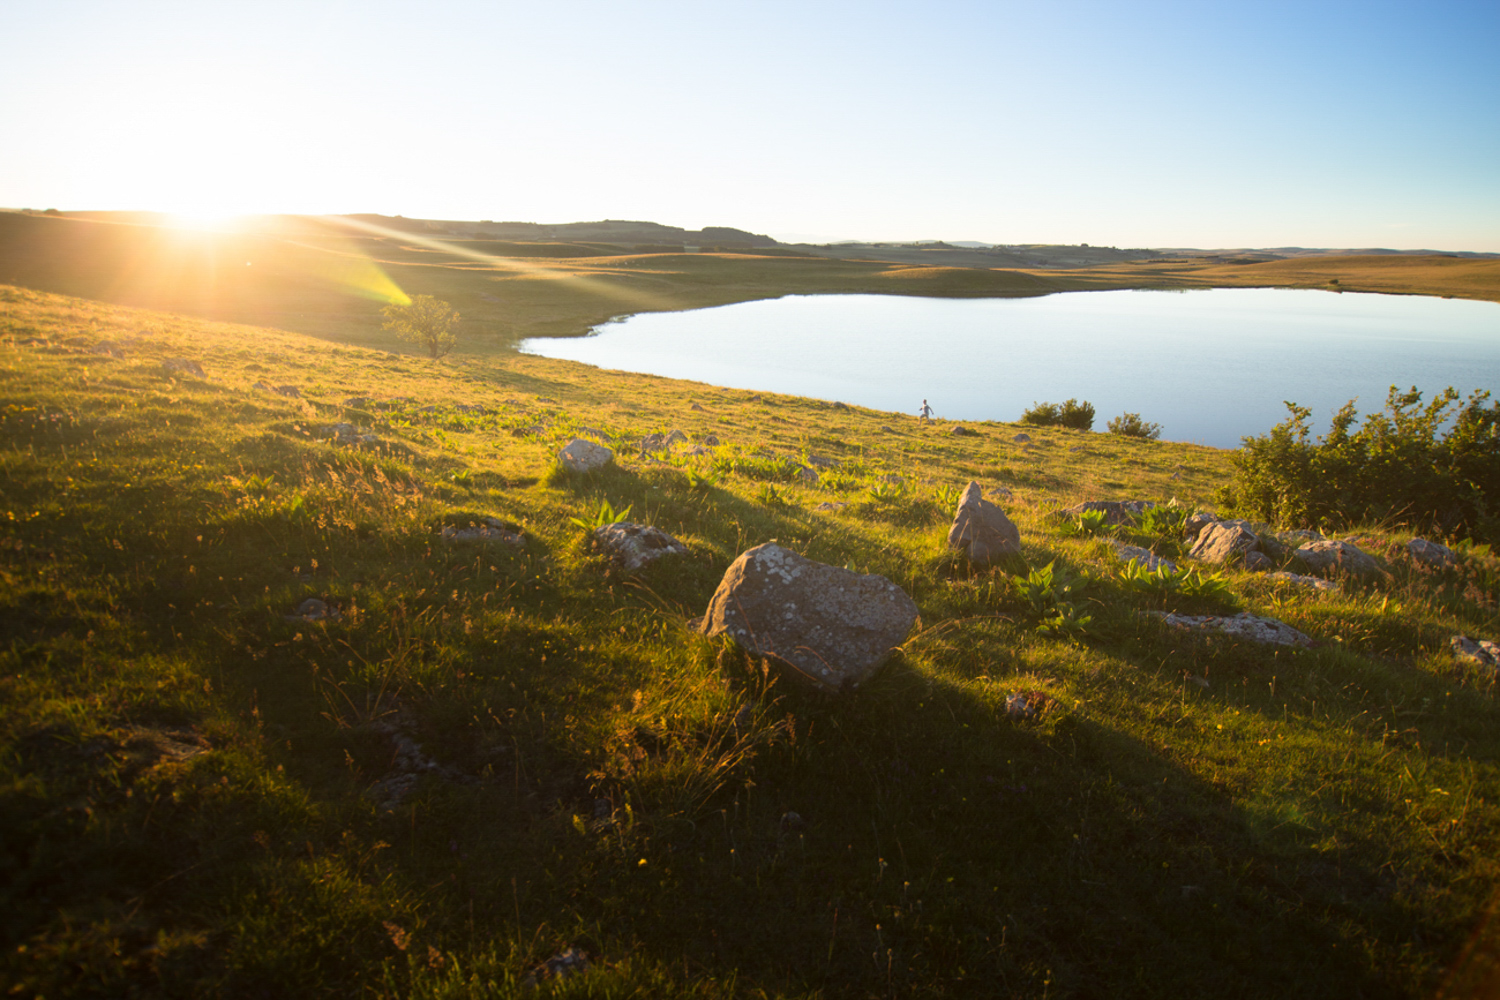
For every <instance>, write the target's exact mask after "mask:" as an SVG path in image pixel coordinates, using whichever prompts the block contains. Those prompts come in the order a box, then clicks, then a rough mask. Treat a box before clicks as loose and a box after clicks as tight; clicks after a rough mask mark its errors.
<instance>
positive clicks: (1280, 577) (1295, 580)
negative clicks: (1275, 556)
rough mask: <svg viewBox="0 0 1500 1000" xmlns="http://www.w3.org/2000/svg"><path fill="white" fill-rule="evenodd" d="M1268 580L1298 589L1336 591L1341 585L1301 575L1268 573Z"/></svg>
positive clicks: (1316, 577) (1318, 577)
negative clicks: (1293, 585)
mask: <svg viewBox="0 0 1500 1000" xmlns="http://www.w3.org/2000/svg"><path fill="white" fill-rule="evenodd" d="M1266 579H1267V580H1275V581H1277V582H1278V583H1291V584H1295V585H1296V586H1298V587H1312V588H1313V589H1314V590H1325V591H1336V590H1338V589H1339V585H1338V584H1336V583H1334V582H1333V581H1332V580H1325V579H1323V578H1322V577H1320V576H1303V575H1302V574H1301V573H1287V572H1285V571H1283V572H1279V573H1267V574H1266Z"/></svg>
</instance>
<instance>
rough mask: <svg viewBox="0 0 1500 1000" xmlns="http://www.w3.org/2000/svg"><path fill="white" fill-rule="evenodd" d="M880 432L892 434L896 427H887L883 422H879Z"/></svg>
mask: <svg viewBox="0 0 1500 1000" xmlns="http://www.w3.org/2000/svg"><path fill="white" fill-rule="evenodd" d="M880 432H881V433H882V434H894V433H896V428H894V427H887V426H886V425H885V424H881V425H880Z"/></svg>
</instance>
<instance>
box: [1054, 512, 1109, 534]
mask: <svg viewBox="0 0 1500 1000" xmlns="http://www.w3.org/2000/svg"><path fill="white" fill-rule="evenodd" d="M1062 533H1063V534H1064V535H1074V536H1078V537H1083V538H1094V537H1096V536H1098V535H1101V534H1108V533H1109V514H1107V513H1106V512H1104V511H1102V510H1086V511H1083V512H1082V513H1080V514H1078V515H1077V516H1076V517H1074V518H1073V520H1071V521H1064V522H1063V525H1062Z"/></svg>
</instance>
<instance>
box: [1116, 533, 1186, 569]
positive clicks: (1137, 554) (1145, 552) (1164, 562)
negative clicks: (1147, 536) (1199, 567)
mask: <svg viewBox="0 0 1500 1000" xmlns="http://www.w3.org/2000/svg"><path fill="white" fill-rule="evenodd" d="M1110 544H1111V545H1113V546H1114V550H1115V555H1117V556H1119V557H1120V561H1121V562H1127V563H1129V562H1138V563H1140V564H1142V565H1143V566H1145V567H1146V569H1148V570H1150V571H1151V572H1153V573H1154V572H1156V569H1157V567H1159V566H1165V567H1166V568H1167V571H1168V572H1171V573H1175V572H1177V564H1176V563H1174V562H1173V561H1172V560H1170V559H1167V558H1164V557H1162V556H1159V555H1157V554H1156V553H1155V552H1152V551H1151V550H1150V549H1143V548H1141V547H1140V546H1139V545H1126V544H1124V543H1123V542H1117V541H1114V540H1113V539H1111V540H1110Z"/></svg>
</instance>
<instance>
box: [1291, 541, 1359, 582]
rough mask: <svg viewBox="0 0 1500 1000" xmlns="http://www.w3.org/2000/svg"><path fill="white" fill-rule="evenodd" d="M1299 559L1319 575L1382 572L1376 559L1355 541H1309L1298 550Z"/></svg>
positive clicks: (1356, 574)
mask: <svg viewBox="0 0 1500 1000" xmlns="http://www.w3.org/2000/svg"><path fill="white" fill-rule="evenodd" d="M1296 556H1297V559H1298V560H1300V561H1301V563H1302V564H1303V565H1304V566H1306V567H1307V568H1308V569H1309V570H1311V571H1312V572H1314V573H1316V574H1318V575H1319V576H1333V575H1334V574H1338V573H1341V574H1346V575H1348V576H1374V575H1376V574H1377V573H1379V572H1380V566H1379V564H1377V563H1376V562H1375V560H1374V559H1373V558H1372V557H1371V556H1370V555H1369V554H1368V553H1366V552H1365V551H1364V550H1363V549H1361V548H1360V547H1359V546H1357V545H1355V544H1354V543H1353V542H1326V541H1325V542H1309V543H1308V544H1306V545H1304V546H1302V547H1301V548H1300V549H1298V550H1297V552H1296Z"/></svg>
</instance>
